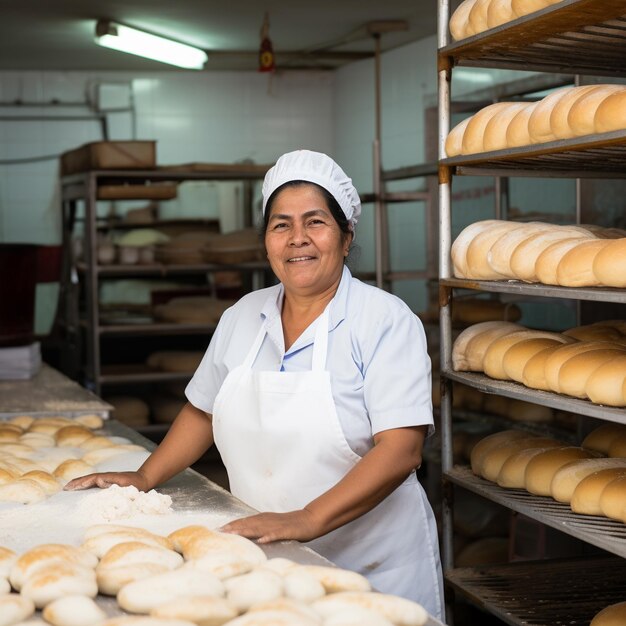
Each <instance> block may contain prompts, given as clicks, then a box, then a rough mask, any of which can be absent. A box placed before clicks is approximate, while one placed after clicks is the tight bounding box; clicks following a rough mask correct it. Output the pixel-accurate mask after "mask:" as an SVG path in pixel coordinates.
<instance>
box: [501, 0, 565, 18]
mask: <svg viewBox="0 0 626 626" xmlns="http://www.w3.org/2000/svg"><path fill="white" fill-rule="evenodd" d="M560 1H561V0H511V8H512V9H513V12H514V13H515V15H517V16H518V17H522V16H524V15H528V14H529V13H534V12H535V11H541V10H542V9H545V8H546V7H549V6H551V5H553V4H557V3H559V2H560Z"/></svg>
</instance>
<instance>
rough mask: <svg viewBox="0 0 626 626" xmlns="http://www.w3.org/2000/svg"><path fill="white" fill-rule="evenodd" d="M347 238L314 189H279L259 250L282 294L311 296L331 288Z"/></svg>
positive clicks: (335, 282) (338, 274)
mask: <svg viewBox="0 0 626 626" xmlns="http://www.w3.org/2000/svg"><path fill="white" fill-rule="evenodd" d="M351 240H352V235H351V234H346V233H343V232H342V231H341V229H340V228H339V224H338V223H337V221H336V220H335V218H334V217H333V215H332V213H331V211H330V209H329V208H328V205H327V202H326V199H325V198H324V196H323V194H322V193H321V192H320V190H319V189H318V188H317V187H316V186H314V185H309V184H303V185H298V186H296V187H285V188H284V189H283V190H282V191H279V193H278V195H277V196H276V197H275V199H274V201H273V202H272V205H271V208H270V215H269V219H268V223H267V230H266V233H265V248H266V250H267V256H268V259H269V262H270V265H271V266H272V270H273V271H274V273H275V274H276V276H277V277H278V279H279V280H280V282H281V283H282V284H283V285H284V287H285V291H286V293H294V294H298V295H302V296H311V295H317V294H320V295H321V294H324V293H326V292H328V291H329V290H330V289H332V288H333V287H334V288H335V289H336V287H337V285H338V284H339V281H340V279H341V273H342V271H343V260H344V258H345V257H346V256H347V254H348V249H349V246H350V241H351Z"/></svg>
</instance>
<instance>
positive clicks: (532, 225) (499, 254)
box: [487, 222, 545, 278]
mask: <svg viewBox="0 0 626 626" xmlns="http://www.w3.org/2000/svg"><path fill="white" fill-rule="evenodd" d="M544 229H545V224H544V223H543V222H529V223H527V224H518V225H517V226H515V227H513V228H511V229H510V230H509V231H508V232H506V233H504V234H503V235H501V236H500V237H499V238H498V240H497V241H496V242H495V243H494V244H493V245H492V246H491V248H489V252H487V263H489V266H490V267H491V269H492V270H493V271H494V272H497V273H498V274H502V276H508V277H509V278H513V271H512V270H511V256H512V254H513V252H514V251H515V248H517V246H519V244H520V243H522V242H523V241H524V240H526V239H527V238H528V237H530V236H531V235H534V234H536V233H538V232H542V231H543V230H544Z"/></svg>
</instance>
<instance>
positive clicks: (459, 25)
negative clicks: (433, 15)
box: [448, 0, 476, 156]
mask: <svg viewBox="0 0 626 626" xmlns="http://www.w3.org/2000/svg"><path fill="white" fill-rule="evenodd" d="M475 2H476V0H464V1H463V2H461V4H460V5H459V6H458V8H457V9H456V11H455V12H454V13H453V14H452V17H451V18H450V34H451V35H452V39H454V40H456V41H459V40H460V39H465V38H466V37H467V36H468V35H467V26H468V22H469V14H470V11H471V10H472V7H473V6H474V3H475ZM448 156H452V155H451V154H448Z"/></svg>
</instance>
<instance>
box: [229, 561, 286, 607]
mask: <svg viewBox="0 0 626 626" xmlns="http://www.w3.org/2000/svg"><path fill="white" fill-rule="evenodd" d="M224 586H225V588H226V598H227V600H228V601H229V602H230V603H231V604H232V605H234V606H236V607H237V609H238V610H239V612H240V613H244V612H245V611H247V610H248V609H249V608H250V607H251V606H252V605H254V604H258V603H259V602H268V601H270V600H276V599H277V598H280V597H281V596H282V595H283V580H282V578H281V577H280V576H279V575H278V574H275V573H274V572H270V571H269V570H264V569H259V570H256V571H253V572H250V573H249V574H242V575H241V576H235V577H234V578H229V579H228V580H226V581H224Z"/></svg>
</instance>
